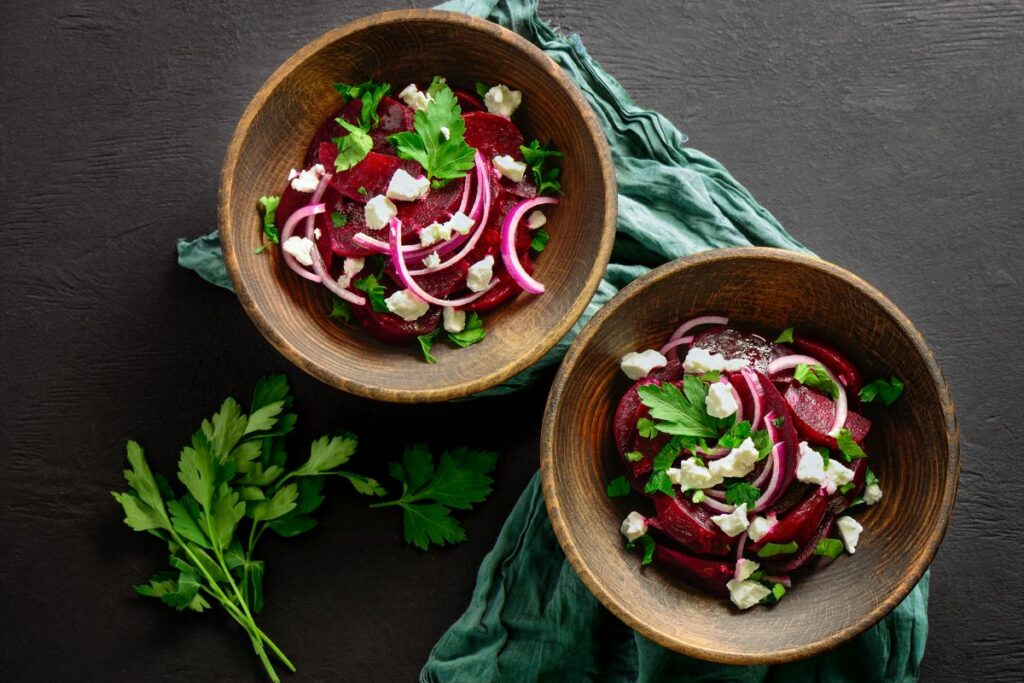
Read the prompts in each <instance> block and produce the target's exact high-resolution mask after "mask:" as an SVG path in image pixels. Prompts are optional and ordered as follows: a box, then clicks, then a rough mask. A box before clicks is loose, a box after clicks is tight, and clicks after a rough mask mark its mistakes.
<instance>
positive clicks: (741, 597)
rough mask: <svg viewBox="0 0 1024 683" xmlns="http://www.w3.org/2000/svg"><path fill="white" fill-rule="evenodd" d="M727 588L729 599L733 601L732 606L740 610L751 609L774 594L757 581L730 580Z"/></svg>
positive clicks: (726, 585)
mask: <svg viewBox="0 0 1024 683" xmlns="http://www.w3.org/2000/svg"><path fill="white" fill-rule="evenodd" d="M725 587H726V588H728V589H729V599H730V600H732V604H734V605H736V606H737V607H739V608H740V609H750V608H751V607H753V606H754V605H756V604H757V603H759V602H761V601H762V600H764V599H765V598H767V597H768V596H769V595H771V594H772V592H771V591H770V590H769V589H767V588H765V587H764V586H762V585H761V584H759V583H758V582H757V581H751V580H749V579H748V580H746V581H737V580H736V579H729V582H728V583H727V584H725Z"/></svg>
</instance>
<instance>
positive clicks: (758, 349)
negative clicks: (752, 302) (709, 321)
mask: <svg viewBox="0 0 1024 683" xmlns="http://www.w3.org/2000/svg"><path fill="white" fill-rule="evenodd" d="M693 346H695V347H697V348H701V349H704V350H705V351H709V352H711V353H720V354H722V355H723V356H725V357H726V358H746V359H747V360H748V361H750V367H751V368H753V369H754V370H757V371H758V372H760V373H762V374H763V373H766V372H768V363H770V362H771V361H772V360H773V359H775V358H778V357H779V356H783V355H786V354H785V352H784V350H783V349H782V347H779V346H778V345H777V344H773V343H772V342H771V341H769V340H767V339H765V338H764V337H762V336H761V335H759V334H755V333H753V332H744V331H742V330H737V329H735V328H733V327H712V328H711V329H709V330H707V331H706V332H703V333H701V334H699V335H697V338H696V339H694V340H693Z"/></svg>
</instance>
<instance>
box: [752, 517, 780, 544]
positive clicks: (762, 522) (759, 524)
mask: <svg viewBox="0 0 1024 683" xmlns="http://www.w3.org/2000/svg"><path fill="white" fill-rule="evenodd" d="M775 524H776V523H775V522H772V521H771V520H770V519H767V518H765V517H761V516H760V515H759V516H757V517H754V519H753V520H751V522H750V526H749V527H747V536H749V538H750V540H751V541H754V542H755V543H756V542H757V541H760V540H761V539H762V538H764V535H765V534H766V533H768V532H769V531H771V530H772V527H773V526H775Z"/></svg>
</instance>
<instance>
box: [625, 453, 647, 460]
mask: <svg viewBox="0 0 1024 683" xmlns="http://www.w3.org/2000/svg"><path fill="white" fill-rule="evenodd" d="M643 459H644V454H643V453H641V452H640V451H627V452H626V461H627V462H640V461H641V460H643Z"/></svg>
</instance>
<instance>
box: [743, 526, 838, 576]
mask: <svg viewBox="0 0 1024 683" xmlns="http://www.w3.org/2000/svg"><path fill="white" fill-rule="evenodd" d="M834 521H835V517H833V516H832V514H831V513H829V514H826V515H825V517H824V518H823V519H822V520H821V523H820V524H819V525H818V528H817V529H816V530H815V532H814V534H813V535H812V536H811V537H810V539H809V540H808V541H807V542H806V543H805V544H803V545H802V546H801V547H800V548H798V549H797V551H796V552H795V553H793V554H792V555H776V556H775V557H772V558H770V559H766V560H763V561H761V569H762V570H763V571H764V572H765V573H770V574H788V573H790V572H794V571H796V570H797V569H800V568H801V567H803V566H804V565H806V564H807V563H808V562H810V561H811V559H812V558H813V557H814V556H815V555H814V549H815V548H816V547H817V546H818V542H819V541H821V539H823V538H825V537H826V536H828V535H829V533H831V531H832V523H833V522H834Z"/></svg>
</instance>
